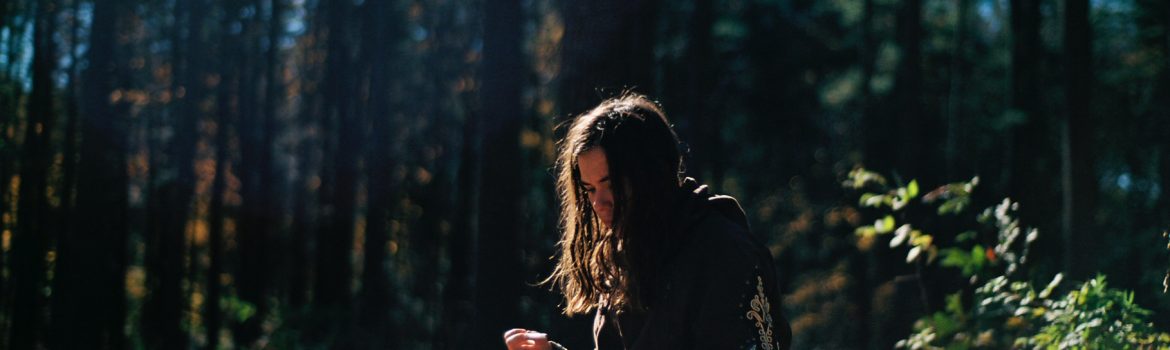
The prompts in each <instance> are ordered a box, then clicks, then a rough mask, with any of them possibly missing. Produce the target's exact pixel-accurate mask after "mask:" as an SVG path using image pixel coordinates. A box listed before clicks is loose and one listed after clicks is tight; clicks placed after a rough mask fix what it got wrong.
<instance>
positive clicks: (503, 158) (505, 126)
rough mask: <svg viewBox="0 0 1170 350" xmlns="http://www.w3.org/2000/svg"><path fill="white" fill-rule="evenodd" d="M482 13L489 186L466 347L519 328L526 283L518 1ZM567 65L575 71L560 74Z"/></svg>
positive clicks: (496, 341) (486, 181) (482, 204)
mask: <svg viewBox="0 0 1170 350" xmlns="http://www.w3.org/2000/svg"><path fill="white" fill-rule="evenodd" d="M483 10H484V34H483V36H484V40H483V64H482V65H481V66H480V72H479V75H480V79H481V84H482V90H481V91H482V94H481V95H480V103H481V108H482V111H483V113H482V116H483V122H482V123H481V124H479V125H482V126H483V129H482V130H483V144H482V153H481V154H482V155H483V158H482V159H483V164H484V167H483V169H482V170H483V172H482V175H481V179H482V180H481V181H482V183H484V184H489V185H487V186H484V187H483V188H481V193H480V203H479V207H480V210H481V213H480V215H479V222H478V225H479V228H478V232H479V234H480V237H479V238H478V239H477V240H476V241H477V244H478V246H477V247H476V250H477V252H476V256H477V259H476V261H477V268H478V269H477V271H476V272H475V276H476V282H475V284H476V287H477V288H476V296H475V303H476V310H475V319H476V325H475V327H477V329H476V331H475V336H474V338H473V339H474V340H473V341H472V342H473V343H474V344H500V342H501V339H502V338H501V336H502V334H503V332H504V331H506V330H507V329H508V328H509V327H517V326H520V325H521V323H520V322H521V319H520V318H519V317H518V315H519V311H520V310H519V309H518V306H519V305H520V295H522V294H523V290H524V289H523V288H524V276H525V274H524V273H523V272H522V271H523V265H522V264H521V262H520V259H519V256H520V255H519V250H518V249H517V245H518V244H519V243H520V241H519V238H520V237H521V235H520V231H521V228H522V225H520V215H521V214H520V212H519V211H520V206H519V202H520V197H521V192H522V185H523V184H521V183H520V181H519V179H520V178H521V176H522V174H523V172H524V170H523V168H522V167H523V165H524V163H523V159H522V158H521V153H520V144H519V132H520V128H521V125H522V121H523V119H522V116H523V115H524V113H523V110H522V109H521V107H520V89H521V79H518V78H517V77H521V76H523V75H524V71H525V70H524V62H523V61H522V60H521V59H518V58H519V57H523V55H522V52H521V48H520V40H521V38H522V37H521V23H522V19H523V17H522V14H523V12H522V9H521V7H520V2H519V1H516V0H507V1H500V2H495V3H492V4H490V6H489V5H487V4H485V5H484V7H483ZM566 13H568V12H566ZM568 30H569V28H568V27H567V28H566V32H568ZM566 35H568V34H567V33H566ZM598 40H601V39H598ZM566 43H567V42H566ZM567 53H568V52H566V54H567ZM566 57H568V56H566ZM566 63H567V62H566ZM570 66H573V65H572V64H565V65H564V66H563V67H570ZM579 73H580V72H578V73H577V74H579ZM586 76H588V75H586ZM583 77H584V76H582V77H581V78H583ZM579 79H580V78H579ZM587 84H589V83H584V82H582V83H581V84H579V85H576V86H585V85H587Z"/></svg>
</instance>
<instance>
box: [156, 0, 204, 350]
mask: <svg viewBox="0 0 1170 350" xmlns="http://www.w3.org/2000/svg"><path fill="white" fill-rule="evenodd" d="M202 10H203V6H202V5H200V4H191V3H189V2H178V3H176V9H175V22H176V25H175V27H174V29H173V30H174V37H173V40H172V44H173V47H174V48H175V50H174V52H173V54H172V62H171V64H172V67H175V68H174V71H175V73H174V76H175V79H174V86H172V90H173V91H177V90H178V89H179V88H180V87H182V88H184V89H186V87H187V86H188V85H191V84H190V82H191V81H192V78H193V75H192V73H189V72H191V71H193V68H194V67H193V65H198V64H199V63H200V58H199V57H192V56H190V55H195V54H200V53H202V45H201V43H200V42H199V39H198V32H197V26H198V24H199V22H198V21H201V20H202V19H201V15H200V14H198V13H196V12H198V11H202ZM184 23H186V26H185V27H184ZM184 32H185V34H184ZM192 90H193V91H192V95H191V97H192V98H194V97H195V92H196V91H194V90H195V89H192ZM172 115H173V116H174V117H173V119H172V120H173V123H172V124H171V125H169V126H163V127H169V128H171V129H172V130H175V132H174V133H173V135H174V136H173V137H171V138H170V140H168V141H167V143H166V144H165V145H164V146H163V147H164V149H163V150H162V152H161V153H162V158H163V159H165V161H163V162H162V163H160V164H159V166H156V167H154V168H153V169H151V178H152V179H157V180H158V181H160V182H161V183H152V184H151V186H150V187H151V188H153V189H154V193H153V194H152V195H151V196H150V198H151V202H153V205H151V206H150V208H149V209H148V210H149V211H150V215H149V217H148V221H149V222H150V224H149V226H148V232H147V235H146V244H147V249H146V273H147V287H148V289H149V290H150V291H151V292H150V294H149V296H148V297H147V299H146V303H145V305H144V306H143V312H144V314H143V317H142V325H141V326H142V330H143V331H142V336H143V341H144V343H145V345H146V346H147V347H149V348H172V349H173V348H183V347H186V343H187V335H186V334H185V333H184V331H183V329H182V321H183V311H184V310H185V309H186V308H187V306H186V299H185V293H184V291H183V278H184V273H185V269H184V260H185V256H184V253H185V251H186V247H185V243H186V242H185V240H186V227H187V221H188V219H189V218H190V204H191V199H192V198H193V196H194V191H195V187H194V186H195V167H194V162H195V146H196V142H197V141H198V138H197V137H196V136H197V135H198V134H197V133H196V132H194V130H197V122H198V118H199V113H198V110H197V102H193V101H192V100H191V99H187V98H184V99H182V100H180V101H179V102H178V108H177V109H176V110H175V112H174V113H172ZM152 157H153V153H152ZM163 172H173V174H174V175H173V176H169V175H161V176H160V175H159V174H160V173H163ZM152 182H153V181H152Z"/></svg>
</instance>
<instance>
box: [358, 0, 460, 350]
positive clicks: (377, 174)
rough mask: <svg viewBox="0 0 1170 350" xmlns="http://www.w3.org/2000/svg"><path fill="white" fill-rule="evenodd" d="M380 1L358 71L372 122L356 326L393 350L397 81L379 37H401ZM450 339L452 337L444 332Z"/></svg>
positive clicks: (374, 344)
mask: <svg viewBox="0 0 1170 350" xmlns="http://www.w3.org/2000/svg"><path fill="white" fill-rule="evenodd" d="M387 5H388V4H387V3H384V2H366V3H365V5H364V7H363V15H364V16H365V17H364V18H363V21H362V29H363V32H362V67H363V70H364V71H365V72H367V74H365V75H366V76H367V77H368V85H369V95H368V97H367V99H366V100H365V101H364V103H363V106H364V107H365V108H364V109H363V112H364V114H365V119H366V120H368V121H369V122H370V125H371V128H370V129H371V133H370V136H369V140H368V142H369V143H368V146H369V147H367V148H366V159H367V160H368V162H367V163H366V198H367V200H368V204H367V207H366V232H365V242H364V244H363V256H364V260H363V265H362V275H361V280H362V289H361V291H360V292H359V303H360V305H361V308H360V309H359V310H360V314H359V315H358V317H359V326H360V327H361V328H362V330H363V333H362V334H363V335H364V336H365V337H368V338H369V339H368V340H366V342H367V344H368V345H369V346H370V347H371V348H386V347H389V348H393V347H395V345H396V344H394V343H393V342H394V341H395V339H400V337H401V336H402V334H395V332H392V331H390V332H387V331H385V329H397V327H392V326H390V324H389V322H390V317H391V310H394V303H393V301H394V297H393V296H392V295H391V294H390V293H391V284H390V278H389V275H388V271H387V270H386V262H387V261H388V258H389V254H388V253H389V252H388V247H387V244H388V243H389V242H390V232H389V229H390V226H389V225H388V223H389V220H390V213H391V210H392V209H391V208H392V207H393V202H394V199H395V198H396V196H395V192H394V190H395V189H394V186H393V185H392V183H393V181H395V180H396V179H395V178H394V176H393V168H394V161H395V159H394V155H393V154H392V151H391V144H392V142H391V138H392V137H393V135H394V129H393V126H392V122H391V118H393V115H394V113H393V111H392V110H391V108H390V104H389V103H390V102H389V101H388V100H389V99H391V96H390V88H391V86H392V85H393V84H394V83H395V77H396V75H395V74H391V73H390V72H391V67H392V66H394V65H395V64H394V62H395V61H396V60H395V57H394V54H395V51H394V50H393V47H394V44H395V42H392V41H391V42H387V39H382V38H397V36H396V35H395V34H396V33H399V31H398V30H397V27H396V26H395V25H394V23H396V22H397V19H398V16H397V14H396V13H395V12H394V11H392V7H391V6H387ZM448 335H449V336H453V334H448Z"/></svg>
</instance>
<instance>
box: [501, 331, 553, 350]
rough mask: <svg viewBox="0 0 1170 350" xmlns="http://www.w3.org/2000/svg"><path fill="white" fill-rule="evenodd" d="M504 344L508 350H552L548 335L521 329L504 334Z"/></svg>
mask: <svg viewBox="0 0 1170 350" xmlns="http://www.w3.org/2000/svg"><path fill="white" fill-rule="evenodd" d="M504 344H507V345H508V350H520V349H525V350H528V349H532V350H549V349H552V346H551V345H550V344H549V342H548V334H544V333H540V332H537V331H530V330H527V329H522V328H514V329H511V330H508V331H507V332H504Z"/></svg>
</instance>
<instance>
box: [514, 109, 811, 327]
mask: <svg viewBox="0 0 1170 350" xmlns="http://www.w3.org/2000/svg"><path fill="white" fill-rule="evenodd" d="M678 145H679V141H678V136H676V135H675V133H674V131H673V130H672V129H671V127H670V126H669V124H668V122H667V120H666V116H665V115H664V114H663V112H662V110H661V109H660V108H659V107H658V105H656V104H655V103H654V102H651V101H650V100H648V99H646V97H644V96H641V95H636V94H626V95H623V96H621V97H617V98H613V99H610V100H607V101H605V102H602V103H601V104H600V105H598V106H597V107H595V108H593V109H592V110H590V111H589V112H587V113H585V114H583V115H581V116H580V117H578V118H577V119H576V120H574V121H573V123H572V125H571V126H570V128H569V130H568V134H567V135H566V136H565V139H564V140H563V141H562V142H561V144H560V151H559V154H558V157H557V171H558V177H557V190H558V192H559V194H560V197H561V204H562V206H563V207H562V209H563V210H562V211H561V224H562V225H563V227H564V234H563V236H562V239H561V241H560V243H559V247H560V252H559V253H558V261H557V265H556V268H555V269H554V270H553V273H552V275H551V276H550V277H549V278H548V279H547V280H545V282H544V283H551V284H552V285H554V286H555V287H556V288H557V289H559V291H560V292H561V293H562V294H563V295H564V297H565V309H564V312H565V313H566V314H567V315H577V314H583V313H587V312H595V313H596V315H595V318H594V323H593V339H594V344H595V346H596V348H597V349H600V350H608V349H639V350H640V349H787V348H788V345H789V343H790V338H791V331H790V330H789V327H788V323H787V321H785V319H784V318H783V316H782V315H781V314H780V305H779V304H778V303H779V301H780V298H779V290H778V289H777V286H776V272H775V269H774V266H773V262H772V256H771V254H770V253H769V252H768V250H767V249H765V248H764V246H763V244H761V243H760V242H758V241H757V240H756V239H755V238H754V237H753V236H752V235H751V233H750V232H749V229H748V223H747V217H746V216H745V215H744V212H743V209H742V208H740V206H739V203H738V202H736V200H735V199H733V198H731V197H727V196H718V195H712V194H710V193H709V192H708V191H707V187H706V186H699V185H698V184H697V183H696V182H695V181H694V180H693V179H690V178H686V179H680V174H681V173H682V169H681V168H682V159H681V157H680V154H679V151H678ZM504 341H505V344H507V345H508V349H558V348H563V347H561V346H560V345H558V344H556V343H555V342H553V341H550V340H549V339H548V336H547V335H546V334H544V333H540V332H537V331H531V330H526V329H513V330H509V331H508V332H506V333H505V334H504Z"/></svg>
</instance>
